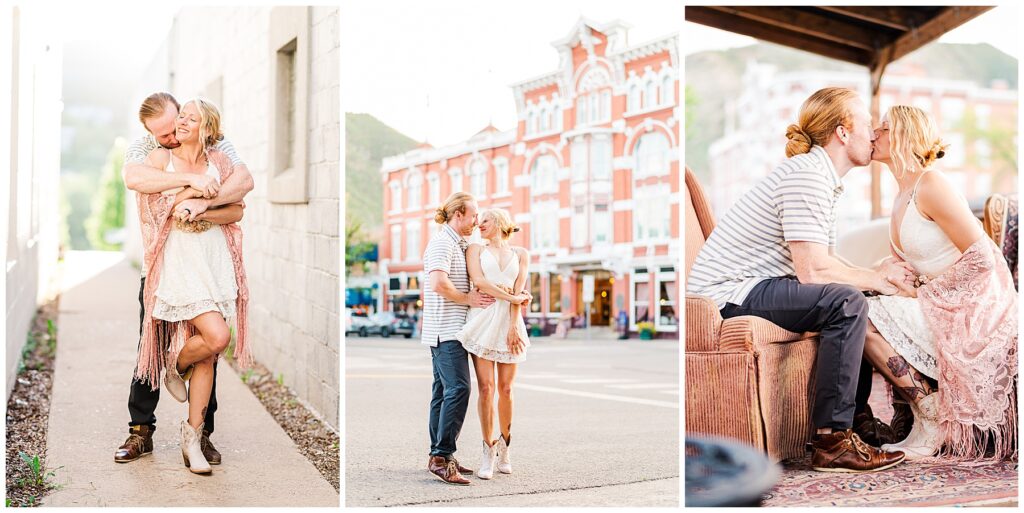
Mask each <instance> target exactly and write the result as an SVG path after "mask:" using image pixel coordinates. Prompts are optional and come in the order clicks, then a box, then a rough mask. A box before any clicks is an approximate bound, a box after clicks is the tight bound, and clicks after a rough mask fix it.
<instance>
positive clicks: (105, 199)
mask: <svg viewBox="0 0 1024 513" xmlns="http://www.w3.org/2000/svg"><path fill="white" fill-rule="evenodd" d="M125 148H126V144H125V140H124V139H123V138H121V137H118V138H117V139H115V140H114V146H113V147H112V148H111V149H110V151H109V152H108V153H107V161H106V163H105V164H104V165H103V171H102V173H101V176H100V186H99V191H97V194H96V195H95V196H94V197H93V201H92V213H91V214H90V215H89V218H88V219H86V220H85V230H86V234H87V235H88V237H89V242H90V244H92V247H93V248H96V249H103V250H118V249H121V244H122V239H123V237H121V236H120V235H119V234H118V233H117V230H122V231H123V229H124V210H125V204H124V202H125V187H124V180H123V179H122V178H121V168H122V167H124V152H125Z"/></svg>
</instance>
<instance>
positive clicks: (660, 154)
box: [633, 132, 669, 178]
mask: <svg viewBox="0 0 1024 513" xmlns="http://www.w3.org/2000/svg"><path fill="white" fill-rule="evenodd" d="M634 152H635V153H636V163H635V167H634V170H635V171H634V172H633V177H634V178H646V177H648V176H662V175H667V174H668V173H669V142H668V138H667V137H665V135H664V134H662V133H661V132H648V133H646V134H644V135H642V136H640V139H639V140H638V141H637V142H636V150H634Z"/></svg>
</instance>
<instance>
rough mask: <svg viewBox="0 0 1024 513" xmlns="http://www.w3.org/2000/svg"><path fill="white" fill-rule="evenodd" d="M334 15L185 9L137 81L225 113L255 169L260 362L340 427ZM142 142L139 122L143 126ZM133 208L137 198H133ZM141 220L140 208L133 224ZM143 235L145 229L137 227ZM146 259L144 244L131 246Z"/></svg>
mask: <svg viewBox="0 0 1024 513" xmlns="http://www.w3.org/2000/svg"><path fill="white" fill-rule="evenodd" d="M338 16H339V13H338V8H337V7H306V6H287V7H224V8H207V7H185V8H183V9H182V10H181V11H180V13H179V14H178V15H177V16H176V17H175V20H174V25H173V27H172V29H171V32H170V34H169V36H168V38H167V40H166V42H165V44H164V45H162V47H161V50H160V51H159V52H158V53H157V55H155V56H154V59H153V64H152V65H151V66H150V67H149V70H148V72H147V74H146V76H145V77H144V78H143V79H142V80H141V81H140V84H141V85H140V89H139V91H138V94H137V95H136V98H133V99H132V100H131V101H133V102H134V103H133V104H134V105H138V104H140V103H141V102H142V99H143V98H145V97H146V95H148V94H150V93H152V92H154V91H156V90H167V91H170V92H172V93H173V94H174V95H175V96H176V97H177V98H178V99H179V100H180V101H182V102H184V101H185V100H187V99H189V98H190V97H192V96H196V95H201V96H205V97H207V98H209V99H211V100H212V101H213V102H214V103H215V104H217V105H218V106H219V107H220V109H221V117H222V119H221V122H222V125H223V129H224V133H225V134H226V136H227V138H228V139H229V140H230V141H231V142H232V143H233V144H234V146H235V149H236V150H237V151H238V154H239V156H241V158H242V160H244V161H245V163H246V164H247V165H248V167H249V170H250V171H251V172H252V175H253V178H254V180H255V183H256V186H255V189H254V190H253V191H252V192H251V193H249V195H248V196H247V197H246V198H245V203H246V209H245V217H244V219H243V220H242V223H241V225H242V231H243V233H244V237H245V242H244V244H243V248H244V253H243V257H244V259H245V266H246V273H247V276H248V280H249V291H250V296H251V298H250V303H249V308H250V312H249V323H250V331H249V335H250V337H252V343H253V347H254V355H255V358H256V360H257V361H259V362H260V363H262V364H264V365H266V366H267V367H268V368H269V369H270V370H271V371H272V372H274V373H275V375H277V374H280V375H281V376H283V379H284V383H285V384H286V385H287V386H288V387H290V388H291V389H292V390H293V391H295V393H296V394H297V395H298V396H299V397H300V398H302V399H303V400H305V401H306V402H307V403H308V404H309V405H311V406H312V407H313V408H314V409H316V410H317V411H319V412H320V413H321V414H322V416H323V418H324V419H325V420H326V421H327V422H328V423H329V424H330V425H331V426H333V427H334V428H335V429H337V428H338V427H339V424H338V422H339V416H338V415H339V382H338V376H339V368H338V364H339V361H340V352H339V347H338V344H339V335H338V333H339V315H338V311H339V309H340V308H341V305H340V295H341V294H340V290H339V279H340V278H339V277H340V272H341V269H340V267H341V264H340V256H341V248H340V242H339V222H338V212H339V210H338V207H339V205H338V198H339V186H340V182H339V180H340V158H339V153H340V145H341V129H340V128H341V124H340V117H339V116H340V106H339V95H340V91H339V84H340V73H339V68H340V55H339V53H338V52H339V51H340V49H339V36H338V28H339V19H338ZM136 129H137V130H138V133H137V134H136V135H142V133H143V132H142V126H141V125H140V124H137V125H136ZM128 203H129V208H131V209H134V198H131V199H129V201H128ZM126 217H127V218H128V219H132V220H133V221H137V220H135V219H134V217H135V214H134V211H132V212H130V213H129V214H128V215H127V216H126ZM129 233H130V234H132V236H133V237H139V233H138V229H137V225H136V226H135V227H134V228H129ZM129 248H135V249H134V255H133V256H134V258H135V259H140V258H141V248H140V247H139V245H138V239H136V240H135V241H130V242H129V243H128V244H126V250H127V249H129Z"/></svg>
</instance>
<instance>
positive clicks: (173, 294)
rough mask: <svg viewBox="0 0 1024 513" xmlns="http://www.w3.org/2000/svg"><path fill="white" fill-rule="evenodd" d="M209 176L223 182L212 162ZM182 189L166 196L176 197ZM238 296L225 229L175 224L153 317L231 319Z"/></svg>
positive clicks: (169, 167) (167, 248)
mask: <svg viewBox="0 0 1024 513" xmlns="http://www.w3.org/2000/svg"><path fill="white" fill-rule="evenodd" d="M167 170H168V171H170V172H173V171H174V166H173V165H171V164H168V167H167ZM206 174H207V175H209V176H213V177H214V179H216V180H217V181H218V182H219V181H220V173H219V172H218V171H217V168H216V167H214V165H213V164H212V163H210V164H209V165H208V167H207V168H206ZM180 190H181V189H180V188H179V189H175V190H172V191H167V192H165V193H164V194H177V193H178V191H180ZM237 297H238V284H237V283H236V282H235V267H234V265H233V263H232V261H231V253H230V251H229V250H228V243H227V239H226V238H225V237H224V230H223V229H222V228H221V227H220V226H219V225H214V226H213V227H211V228H210V229H208V230H206V231H204V232H198V233H191V232H183V231H181V230H179V229H178V228H177V226H175V225H172V226H171V231H170V233H169V234H168V235H167V242H166V243H165V244H164V262H163V269H162V270H161V272H160V283H159V284H158V285H157V289H156V305H155V306H154V307H153V317H155V318H157V319H162V320H164V321H183V320H189V319H194V318H196V317H197V316H198V315H199V314H202V313H205V312H220V314H221V315H222V316H224V318H225V319H228V318H231V317H234V316H235V299H236V298H237Z"/></svg>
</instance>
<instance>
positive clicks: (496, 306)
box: [455, 247, 530, 363]
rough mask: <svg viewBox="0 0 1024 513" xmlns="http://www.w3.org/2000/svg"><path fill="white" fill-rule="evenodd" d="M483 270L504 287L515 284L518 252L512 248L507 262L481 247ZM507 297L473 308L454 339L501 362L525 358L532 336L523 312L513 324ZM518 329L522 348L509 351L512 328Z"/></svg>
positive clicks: (490, 280)
mask: <svg viewBox="0 0 1024 513" xmlns="http://www.w3.org/2000/svg"><path fill="white" fill-rule="evenodd" d="M480 270H481V271H483V274H484V278H485V279H486V280H487V281H489V282H491V283H493V284H494V285H499V286H503V287H512V286H513V285H515V282H516V278H517V277H518V276H519V255H518V254H516V253H515V252H513V255H512V258H510V259H509V260H508V261H507V262H505V264H504V266H503V265H502V263H501V262H499V261H498V256H496V255H495V254H494V253H493V252H491V250H489V249H487V248H486V247H485V248H483V249H482V250H481V251H480ZM510 306H511V305H510V304H509V302H508V301H504V300H501V299H495V300H494V303H493V304H492V305H491V306H488V307H487V308H470V309H469V315H468V316H467V318H466V325H465V326H463V328H462V329H461V330H459V332H458V333H456V334H455V339H456V340H458V341H459V342H461V343H462V346H463V347H464V348H465V349H466V351H467V352H469V353H472V354H475V355H477V356H479V357H481V358H483V359H485V360H490V361H492V362H499V363H519V362H522V361H523V360H525V359H526V348H528V347H530V339H529V337H528V336H527V334H526V323H525V322H524V321H523V317H522V316H521V315H520V316H518V317H516V320H515V323H514V324H513V322H512V320H511V318H510V315H509V314H510V312H509V308H510ZM513 329H514V330H518V331H519V338H521V339H522V340H523V352H521V353H519V354H517V355H513V354H512V353H510V352H509V351H508V343H507V342H506V340H507V337H508V333H509V330H513Z"/></svg>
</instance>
